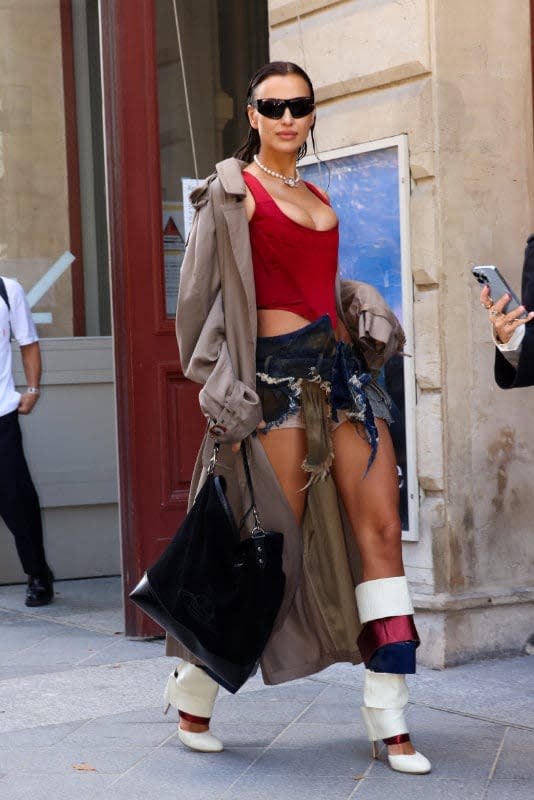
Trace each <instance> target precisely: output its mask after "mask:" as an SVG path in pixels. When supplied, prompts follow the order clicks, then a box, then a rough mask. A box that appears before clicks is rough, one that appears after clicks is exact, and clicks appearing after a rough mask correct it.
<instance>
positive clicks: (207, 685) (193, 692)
mask: <svg viewBox="0 0 534 800" xmlns="http://www.w3.org/2000/svg"><path fill="white" fill-rule="evenodd" d="M218 691H219V684H218V683H217V682H216V681H214V680H213V679H212V678H210V676H209V675H208V674H207V673H206V672H205V671H204V670H203V669H201V668H200V667H196V666H195V665H194V664H189V663H188V662H187V661H182V662H181V664H179V665H178V666H177V667H176V669H174V670H173V671H172V672H171V674H170V675H169V678H168V680H167V685H166V687H165V692H164V695H163V703H164V710H163V713H164V714H166V713H167V711H168V710H169V708H170V707H171V706H172V707H173V708H175V709H176V710H177V711H178V713H180V711H181V712H185V713H186V714H192V715H193V716H195V717H201V718H204V719H206V720H209V718H210V717H211V714H212V711H213V706H214V704H215V698H216V697H217V692H218ZM178 737H179V739H180V741H181V742H182V744H185V746H186V747H189V748H191V750H197V751H199V752H202V753H219V752H220V751H221V750H222V749H223V743H222V742H221V740H220V739H217V737H216V736H213V734H211V733H210V732H209V730H207V731H202V732H201V733H194V732H193V731H186V730H183V728H182V727H180V726H179V727H178Z"/></svg>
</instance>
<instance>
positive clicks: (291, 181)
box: [254, 155, 301, 189]
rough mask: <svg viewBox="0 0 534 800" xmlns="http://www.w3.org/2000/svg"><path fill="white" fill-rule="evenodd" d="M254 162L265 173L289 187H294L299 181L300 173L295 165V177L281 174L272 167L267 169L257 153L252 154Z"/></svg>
mask: <svg viewBox="0 0 534 800" xmlns="http://www.w3.org/2000/svg"><path fill="white" fill-rule="evenodd" d="M254 163H255V164H257V165H258V167H259V168H260V169H262V170H263V171H264V172H266V173H267V175H272V177H273V178H279V179H280V180H281V181H282V182H283V183H285V185H286V186H290V187H291V189H296V188H297V186H298V185H299V183H300V180H301V178H300V175H299V171H298V169H297V168H296V167H295V177H294V178H288V177H287V175H282V173H281V172H275V171H274V169H269V167H266V166H265V164H262V163H261V161H260V159H259V158H258V156H257V155H255V156H254Z"/></svg>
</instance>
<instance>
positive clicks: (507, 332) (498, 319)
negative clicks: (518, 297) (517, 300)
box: [480, 286, 534, 344]
mask: <svg viewBox="0 0 534 800" xmlns="http://www.w3.org/2000/svg"><path fill="white" fill-rule="evenodd" d="M510 299H511V298H510V295H509V294H504V295H503V296H502V297H500V298H499V299H498V300H497V302H495V303H494V302H493V300H492V298H491V296H490V290H489V286H484V288H483V289H482V291H481V293H480V302H481V303H482V305H483V306H484V308H485V309H486V310H487V311H488V314H489V319H490V322H491V324H492V325H493V332H494V334H495V339H496V341H497V342H499V344H507V343H508V342H509V341H510V339H511V338H512V336H513V334H514V332H515V331H516V330H517V329H518V328H519V327H521V325H524V324H525V322H529V321H530V320H531V319H533V318H534V311H530V312H529V313H528V314H527V315H526V316H525V317H522V318H521V319H519V317H521V315H522V314H524V313H525V311H526V309H525V306H518V307H517V308H514V310H513V311H510V312H509V313H508V314H504V313H503V309H504V308H506V306H507V305H508V303H509V302H510Z"/></svg>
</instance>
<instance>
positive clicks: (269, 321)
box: [258, 308, 350, 342]
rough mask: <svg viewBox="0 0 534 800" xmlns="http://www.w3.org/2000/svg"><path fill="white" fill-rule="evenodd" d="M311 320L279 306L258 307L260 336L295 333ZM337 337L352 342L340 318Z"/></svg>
mask: <svg viewBox="0 0 534 800" xmlns="http://www.w3.org/2000/svg"><path fill="white" fill-rule="evenodd" d="M310 322H311V320H309V319H306V317H301V316H300V314H294V313H293V312H292V311H283V310H282V309H278V308H269V309H267V308H258V336H282V335H283V334H284V333H293V331H298V330H299V329H300V328H305V327H306V325H309V324H310ZM335 335H336V339H340V340H341V341H344V342H350V336H349V334H348V332H347V329H346V328H345V326H344V325H343V323H342V322H341V321H340V320H338V323H337V328H336V330H335Z"/></svg>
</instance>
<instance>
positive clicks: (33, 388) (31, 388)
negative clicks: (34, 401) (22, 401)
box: [26, 386, 41, 394]
mask: <svg viewBox="0 0 534 800" xmlns="http://www.w3.org/2000/svg"><path fill="white" fill-rule="evenodd" d="M26 392H27V393H28V394H41V390H40V389H38V388H37V386H28V388H27V389H26Z"/></svg>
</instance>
